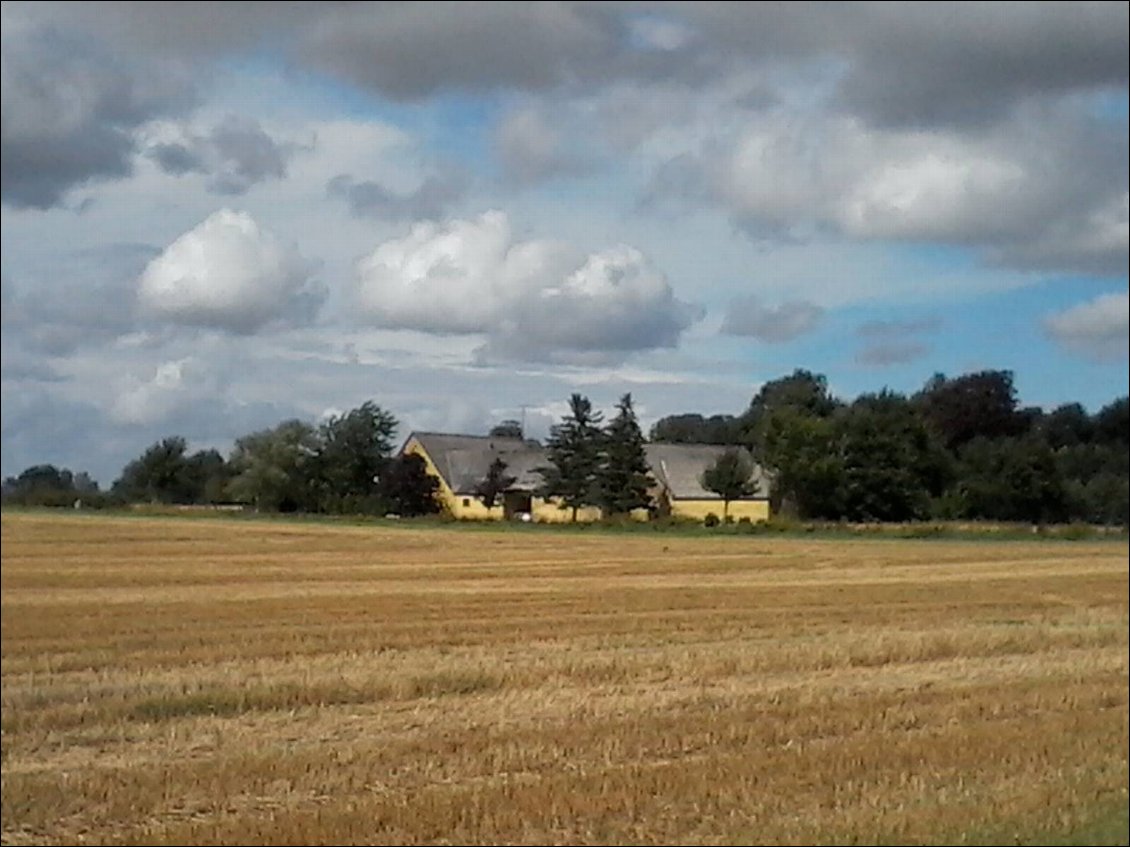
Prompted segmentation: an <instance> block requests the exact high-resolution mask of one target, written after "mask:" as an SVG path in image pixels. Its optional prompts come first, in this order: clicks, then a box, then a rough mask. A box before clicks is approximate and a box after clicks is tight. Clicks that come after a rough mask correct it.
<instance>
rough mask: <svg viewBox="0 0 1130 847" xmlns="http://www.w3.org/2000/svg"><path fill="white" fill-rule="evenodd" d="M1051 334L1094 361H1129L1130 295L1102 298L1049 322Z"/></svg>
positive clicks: (1057, 315)
mask: <svg viewBox="0 0 1130 847" xmlns="http://www.w3.org/2000/svg"><path fill="white" fill-rule="evenodd" d="M1044 327H1045V329H1046V330H1047V332H1048V334H1049V335H1050V336H1051V337H1052V338H1053V339H1055V340H1056V341H1057V342H1059V343H1060V344H1062V345H1064V346H1065V347H1067V348H1068V349H1070V350H1073V351H1075V352H1077V353H1079V354H1081V355H1083V356H1086V357H1088V358H1090V359H1093V360H1096V361H1100V362H1104V361H1115V360H1119V359H1121V360H1125V359H1126V357H1127V350H1128V338H1130V295H1128V294H1126V293H1125V292H1123V293H1121V294H1101V295H1099V296H1098V297H1095V298H1094V299H1093V300H1088V301H1087V302H1085V303H1080V304H1079V305H1077V306H1072V307H1071V308H1069V309H1065V310H1064V311H1062V312H1058V313H1055V314H1052V315H1049V316H1048V317H1047V318H1045V321H1044Z"/></svg>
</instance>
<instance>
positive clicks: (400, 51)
mask: <svg viewBox="0 0 1130 847" xmlns="http://www.w3.org/2000/svg"><path fill="white" fill-rule="evenodd" d="M619 50H620V24H619V22H618V20H617V17H616V15H615V13H614V11H613V10H610V9H604V8H601V7H599V6H592V5H577V4H570V3H523V4H513V3H472V4H468V3H444V4H430V5H426V6H419V5H415V4H410V3H409V4H391V5H384V6H380V7H373V6H371V5H368V4H364V5H361V6H357V7H340V6H339V7H338V8H336V9H335V10H334V11H333V13H332V14H329V15H325V16H324V17H322V18H320V19H319V21H318V23H317V24H316V25H315V26H314V27H313V28H312V31H311V34H310V37H309V38H308V39H306V42H305V45H304V47H303V51H304V56H305V58H306V59H307V60H309V61H311V62H312V63H313V64H315V65H316V66H318V67H320V68H322V69H325V70H329V71H331V72H333V73H335V74H338V75H340V76H342V77H344V78H346V79H349V80H352V81H353V82H355V83H357V84H359V85H362V86H366V87H368V88H371V89H373V90H376V91H379V92H381V93H382V94H384V95H387V96H390V97H393V98H396V99H399V100H412V99H418V98H424V97H428V96H430V95H433V94H436V93H438V92H441V91H444V90H451V89H456V90H464V91H466V90H472V91H482V90H486V89H492V88H496V87H501V88H512V89H520V90H539V89H545V88H549V87H553V86H556V85H559V84H561V83H564V82H567V81H571V80H573V79H576V78H585V77H591V76H592V75H593V74H594V73H599V72H600V70H599V69H603V68H607V67H608V65H609V63H610V62H611V61H613V60H614V59H615V57H616V56H617V54H618V53H619Z"/></svg>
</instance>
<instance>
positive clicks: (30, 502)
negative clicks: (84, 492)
mask: <svg viewBox="0 0 1130 847" xmlns="http://www.w3.org/2000/svg"><path fill="white" fill-rule="evenodd" d="M80 476H84V477H85V476H86V475H85V474H80ZM94 490H95V491H97V490H98V486H97V485H95V486H94ZM3 491H4V502H6V503H21V504H23V505H25V506H69V505H70V504H71V503H73V502H74V501H75V498H76V495H77V493H78V490H77V489H76V487H75V475H74V474H72V473H71V472H70V471H69V470H67V469H66V468H62V469H60V468H57V467H55V466H54V465H32V466H31V467H30V468H27V469H25V470H24V471H23V472H22V473H21V474H20V475H19V476H17V477H11V476H10V477H7V478H6V479H5V480H4V487H3Z"/></svg>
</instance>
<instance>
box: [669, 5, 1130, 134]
mask: <svg viewBox="0 0 1130 847" xmlns="http://www.w3.org/2000/svg"><path fill="white" fill-rule="evenodd" d="M662 8H663V10H664V11H665V12H667V13H671V14H677V15H679V16H680V17H681V18H682V19H684V20H685V21H686V22H687V24H688V25H689V26H691V27H693V28H695V29H696V30H697V31H698V33H699V34H700V36H701V43H702V44H704V45H707V46H708V49H710V50H711V51H713V53H714V54H715V56H716V58H717V60H718V61H719V62H721V61H722V60H728V61H730V62H753V63H757V62H763V61H764V62H775V61H781V60H785V61H788V62H792V63H796V62H801V63H808V64H816V63H821V62H823V63H826V64H828V65H838V66H841V67H842V68H843V72H842V75H841V78H840V85H839V87H838V91H837V92H836V101H835V102H836V103H837V105H838V106H839V107H840V108H842V109H845V110H847V111H849V112H851V113H853V114H856V115H858V116H860V117H863V118H864V119H866V120H867V121H868V122H869V123H871V124H874V125H876V126H886V127H890V126H919V127H937V126H980V125H986V124H991V123H996V122H999V121H1001V120H1005V119H1007V118H1008V117H1009V115H1010V113H1011V112H1012V110H1013V108H1014V106H1015V105H1016V104H1018V103H1021V102H1024V101H1026V100H1029V99H1032V98H1044V97H1051V98H1056V97H1059V96H1061V95H1064V94H1067V93H1071V92H1077V91H1096V90H1103V89H1106V90H1118V89H1125V87H1126V84H1127V61H1126V57H1127V29H1128V27H1127V22H1128V18H1127V4H1126V3H1121V2H1078V1H1077V0H1075V2H990V3H811V2H797V3H756V2H753V3H699V2H688V3H676V4H668V5H666V6H664V7H662Z"/></svg>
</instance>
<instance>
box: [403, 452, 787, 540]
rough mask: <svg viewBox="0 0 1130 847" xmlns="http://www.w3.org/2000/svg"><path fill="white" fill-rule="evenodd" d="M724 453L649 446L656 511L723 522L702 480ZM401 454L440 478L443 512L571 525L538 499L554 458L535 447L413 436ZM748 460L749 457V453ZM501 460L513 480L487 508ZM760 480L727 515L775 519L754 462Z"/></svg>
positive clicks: (563, 513) (552, 503)
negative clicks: (491, 478) (485, 487)
mask: <svg viewBox="0 0 1130 847" xmlns="http://www.w3.org/2000/svg"><path fill="white" fill-rule="evenodd" d="M725 449H726V448H725V447H720V446H717V445H712V444H648V445H646V446H645V450H646V454H647V461H648V465H649V467H650V469H651V475H652V477H653V478H654V479H655V487H654V488H653V489H652V492H651V494H652V499H653V501H654V502H655V506H656V508H655V513H656V514H658V515H670V516H671V517H674V518H686V519H691V520H699V521H701V520H703V519H704V518H705V517H706V516H707V515H708V514H710V513H713V514H715V515H719V516H721V514H722V498H721V497H719V496H718V495H717V494H714V493H713V492H711V491H707V490H705V489H704V488H703V487H702V485H701V483H700V482H699V477H700V476H701V475H702V472H703V471H704V470H706V469H707V468H708V467H710V466H711V465H712V464H713V463H714V462H715V461H717V459H718V457H719V456H720V455H721V454H722V453H723V451H724V450H725ZM401 453H407V454H414V455H417V456H419V457H420V458H421V459H423V460H424V464H425V465H426V467H427V470H428V473H430V474H431V475H432V476H434V477H436V478H437V479H438V480H439V498H440V501H441V502H442V504H443V507H444V509H445V510H446V511H447V512H449V513H450V514H451V515H452V516H453V517H456V518H459V519H465V520H510V519H514V518H518V517H521V516H523V515H529V516H530V518H531V519H532V520H534V521H538V522H543V523H561V522H565V521H569V520H571V519H572V512H571V510H568V509H564V508H562V507H561V505H560V503H559V502H558V501H557V500H556V498H546V497H542V496H541V495H540V494H539V493H538V492H539V489H540V487H541V484H542V477H541V474H540V473H539V471H538V468H541V467H544V466H546V465H547V464H549V456H548V454H547V453H546V450H545V448H544V447H542V446H541V445H540V444H538V442H536V441H530V440H526V439H521V438H497V437H493V436H481V435H454V434H449V433H438V432H413V433H412V434H411V435H409V436H408V438H407V440H406V441H405V442H404V446H403V447H402V448H401ZM746 455H747V458H749V456H748V453H747V454H746ZM495 459H501V460H502V461H503V462H505V463H506V475H507V476H510V477H514V481H513V482H512V483H511V484H510V486H509V487H508V488H507V489H506V491H505V492H504V493H503V495H502V496H501V498H499V499H500V502H496V503H495V505H494V506H492V507H491V508H489V509H488V508H487V507H486V506H485V505H484V504H483V502H482V500H481V499H480V498H479V496H478V495H477V493H476V489H477V488H478V486H479V485H480V483H482V482H483V480H484V479H486V476H487V472H488V471H489V469H490V466H491V463H492V462H494V460H495ZM751 461H752V459H751ZM754 480H755V481H756V482H757V493H756V494H755V495H753V496H751V497H747V498H743V499H740V500H731V501H730V506H729V514H730V515H731V516H732V517H733V518H734V520H740V519H742V518H749V519H750V520H752V521H764V520H767V519H768V518H769V485H770V481H769V478H768V476H767V475H766V474H765V472H764V470H763V469H762V468H761V466H760V465H757V464H756V463H754ZM600 517H601V512H600V509H599V508H597V507H595V506H590V507H585V508H582V509H580V510H579V511H578V513H577V520H579V521H593V520H599V519H600ZM638 517H641V518H643V517H644V516H643V515H638Z"/></svg>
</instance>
